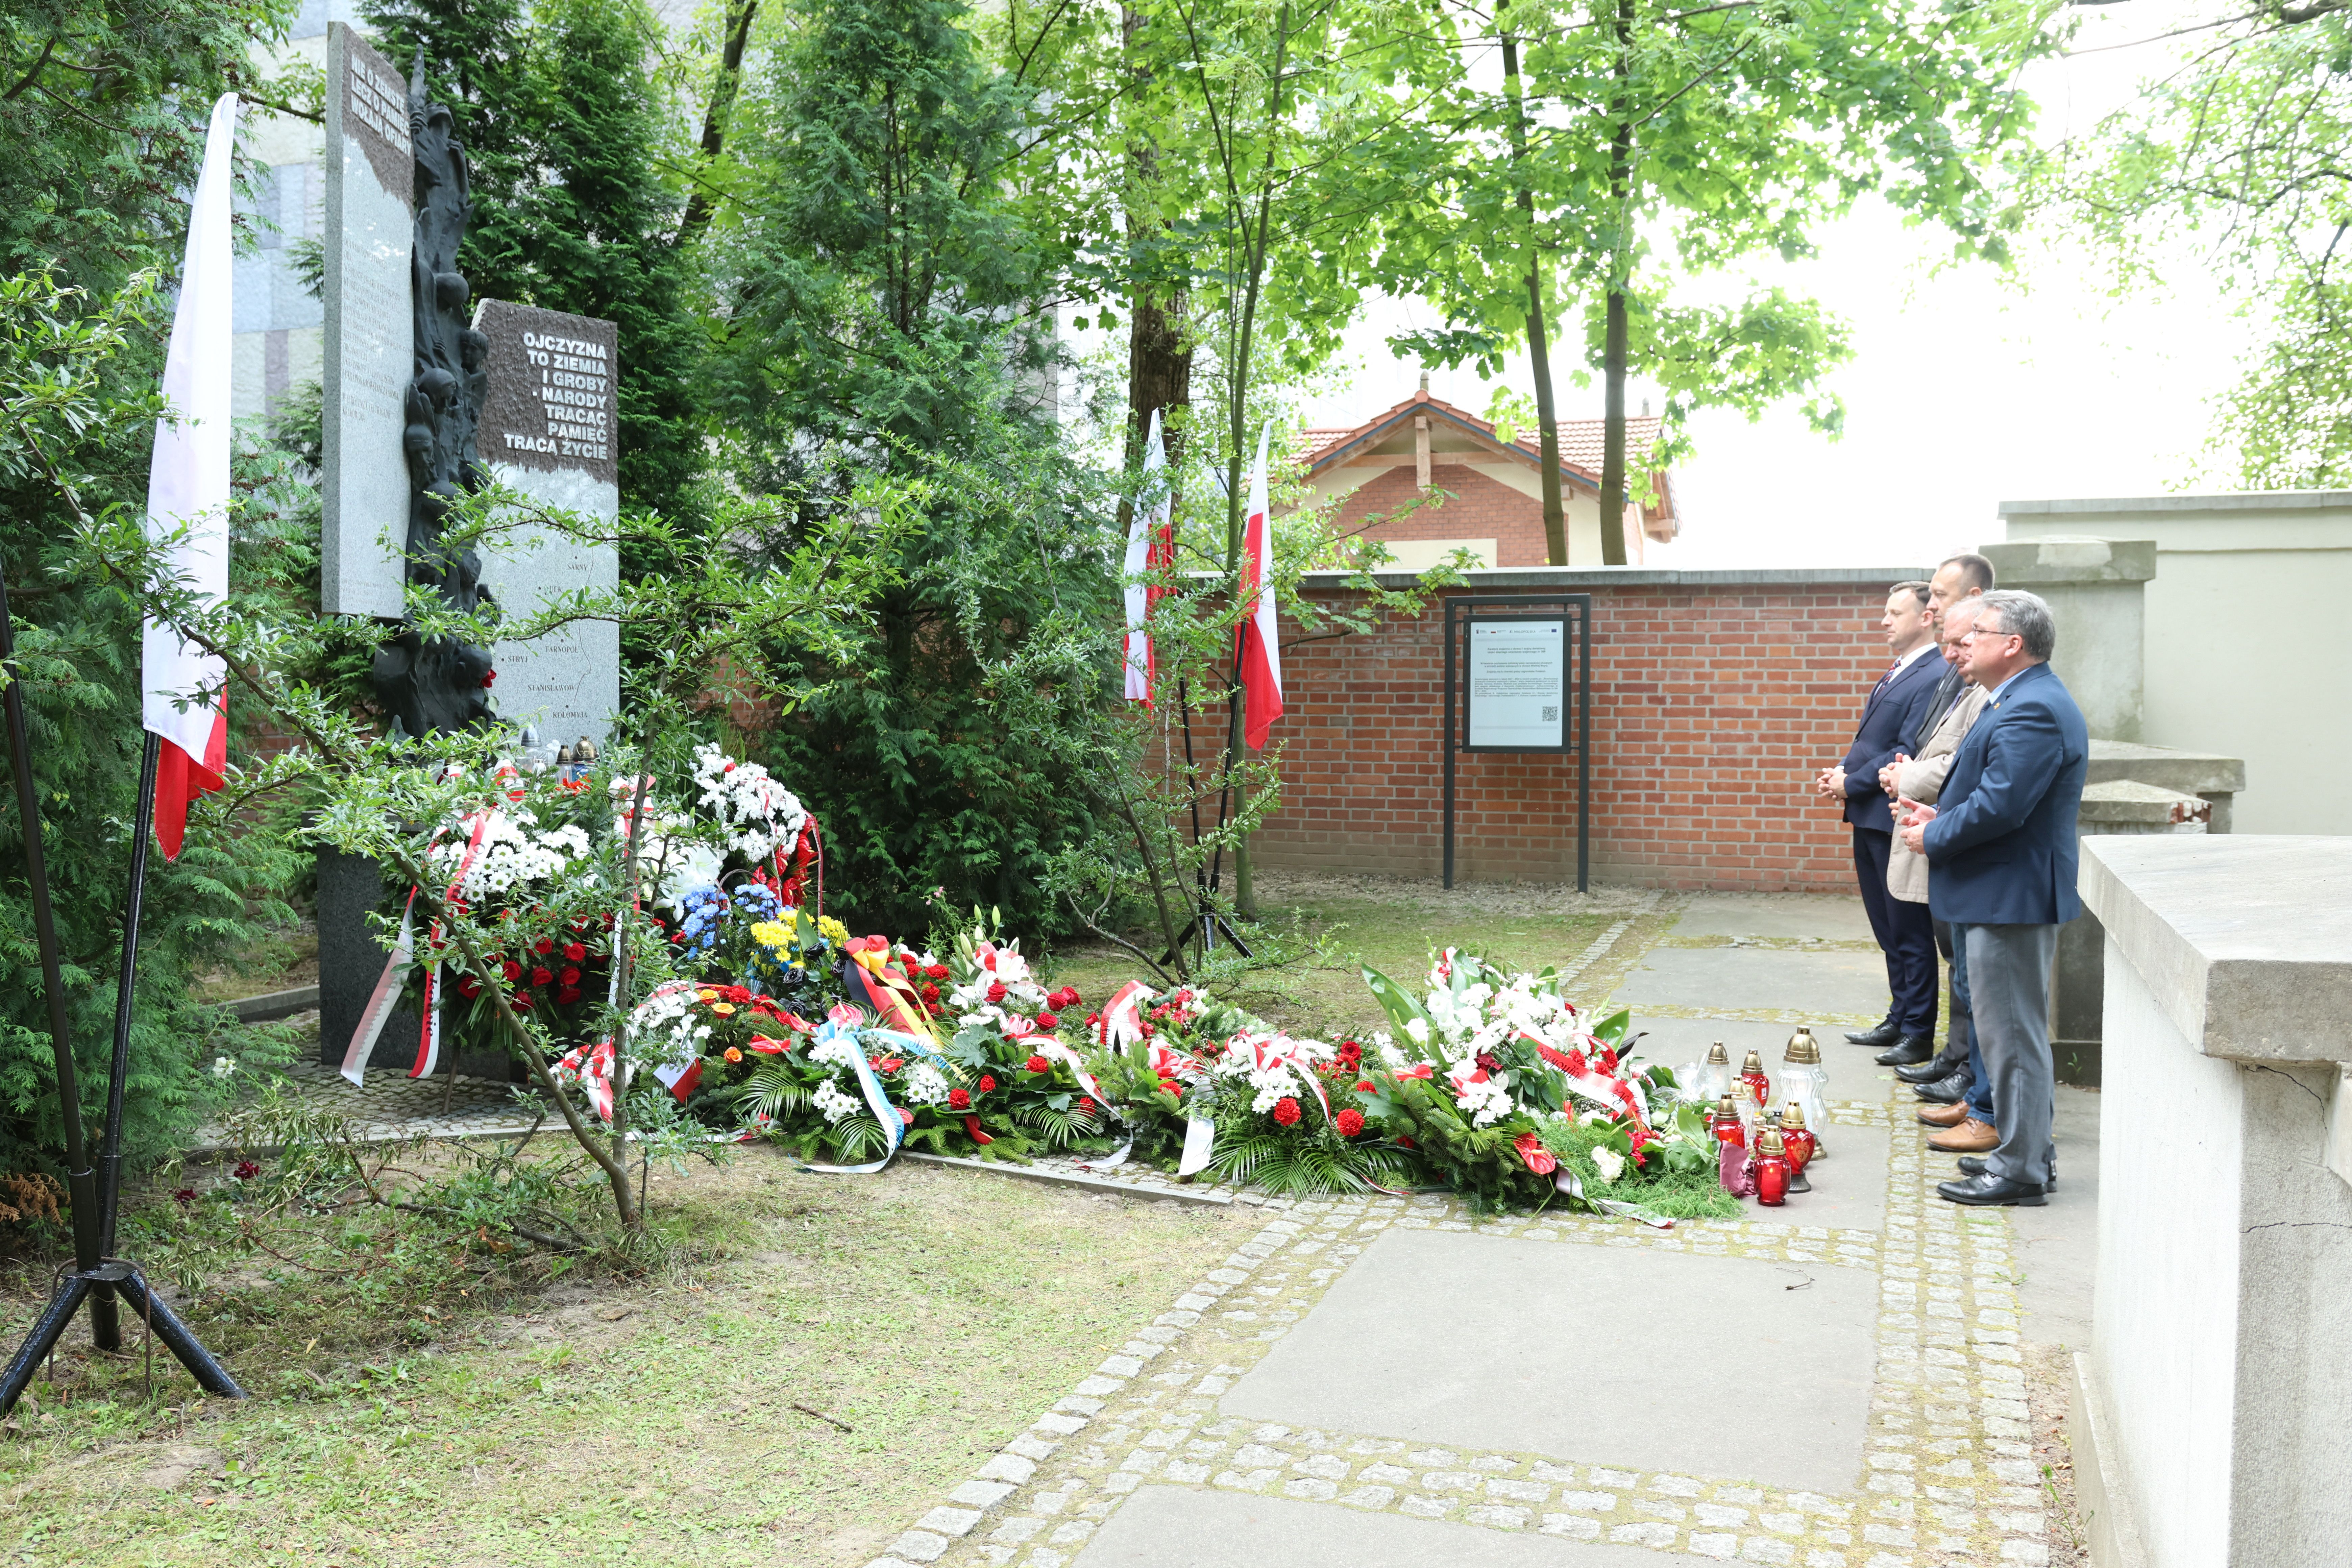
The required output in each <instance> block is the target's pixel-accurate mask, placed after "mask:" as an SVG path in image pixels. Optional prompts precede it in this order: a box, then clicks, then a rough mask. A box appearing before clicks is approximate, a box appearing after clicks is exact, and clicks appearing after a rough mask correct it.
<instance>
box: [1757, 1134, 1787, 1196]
mask: <svg viewBox="0 0 2352 1568" xmlns="http://www.w3.org/2000/svg"><path fill="white" fill-rule="evenodd" d="M1751 1173H1752V1174H1753V1176H1754V1178H1755V1182H1756V1201H1757V1202H1758V1203H1759V1204H1762V1205H1764V1206H1765V1207H1767V1208H1779V1207H1780V1205H1782V1204H1785V1203H1787V1202H1788V1201H1789V1154H1788V1150H1787V1147H1786V1146H1785V1145H1784V1144H1783V1143H1782V1142H1781V1141H1780V1129H1779V1128H1777V1127H1767V1128H1766V1129H1765V1130H1764V1135H1763V1137H1761V1138H1759V1139H1758V1140H1757V1143H1756V1158H1755V1160H1754V1161H1753V1162H1752V1171H1751Z"/></svg>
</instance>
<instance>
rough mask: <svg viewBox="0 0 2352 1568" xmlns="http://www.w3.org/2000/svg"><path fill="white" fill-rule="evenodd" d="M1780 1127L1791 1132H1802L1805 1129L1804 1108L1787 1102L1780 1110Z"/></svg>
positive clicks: (1792, 1102)
mask: <svg viewBox="0 0 2352 1568" xmlns="http://www.w3.org/2000/svg"><path fill="white" fill-rule="evenodd" d="M1780 1125H1781V1126H1783V1127H1785V1128H1787V1129H1788V1130H1789V1131H1791V1132H1801V1131H1804V1129H1805V1108H1804V1107H1803V1106H1801V1105H1799V1104H1798V1103H1797V1102H1796V1101H1795V1100H1790V1101H1789V1103H1788V1104H1786V1105H1784V1106H1782V1107H1781V1108H1780Z"/></svg>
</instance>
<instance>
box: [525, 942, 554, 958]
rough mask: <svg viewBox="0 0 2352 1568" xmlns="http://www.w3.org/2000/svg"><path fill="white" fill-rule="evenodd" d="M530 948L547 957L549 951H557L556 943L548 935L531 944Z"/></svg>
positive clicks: (542, 956)
mask: <svg viewBox="0 0 2352 1568" xmlns="http://www.w3.org/2000/svg"><path fill="white" fill-rule="evenodd" d="M530 950H531V952H535V953H537V954H539V955H540V957H541V958H545V957H546V956H547V955H548V954H549V953H551V952H554V951H555V943H554V942H552V941H551V940H550V939H549V938H547V937H541V938H540V939H539V940H538V941H537V942H532V943H531V944H530Z"/></svg>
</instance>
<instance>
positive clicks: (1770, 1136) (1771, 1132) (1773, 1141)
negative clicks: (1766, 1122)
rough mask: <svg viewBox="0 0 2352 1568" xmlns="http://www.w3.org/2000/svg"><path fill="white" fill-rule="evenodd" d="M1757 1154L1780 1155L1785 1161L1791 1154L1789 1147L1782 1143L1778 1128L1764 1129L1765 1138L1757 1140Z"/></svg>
mask: <svg viewBox="0 0 2352 1568" xmlns="http://www.w3.org/2000/svg"><path fill="white" fill-rule="evenodd" d="M1756 1152H1757V1153H1759V1154H1779V1155H1780V1156H1781V1157H1783V1158H1784V1159H1785V1158H1786V1157H1787V1155H1788V1152H1789V1146H1788V1145H1787V1144H1786V1143H1784V1142H1781V1141H1780V1129H1779V1128H1777V1127H1767V1128H1766V1129H1764V1136H1762V1137H1761V1138H1759V1139H1758V1140H1756Z"/></svg>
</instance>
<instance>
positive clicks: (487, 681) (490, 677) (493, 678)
mask: <svg viewBox="0 0 2352 1568" xmlns="http://www.w3.org/2000/svg"><path fill="white" fill-rule="evenodd" d="M498 679H499V672H498V671H497V670H495V669H486V670H484V671H482V689H483V690H485V691H488V689H490V688H491V687H492V686H494V685H496V684H498Z"/></svg>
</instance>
